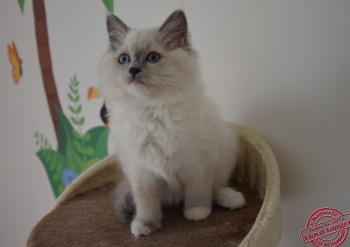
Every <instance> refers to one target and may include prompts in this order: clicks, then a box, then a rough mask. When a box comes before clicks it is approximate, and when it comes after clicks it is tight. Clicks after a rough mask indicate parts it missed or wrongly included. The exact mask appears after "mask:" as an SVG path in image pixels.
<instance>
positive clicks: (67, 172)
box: [62, 168, 78, 186]
mask: <svg viewBox="0 0 350 247" xmlns="http://www.w3.org/2000/svg"><path fill="white" fill-rule="evenodd" d="M77 177H78V174H77V173H76V172H75V171H73V170H72V169H70V168H66V169H64V170H63V172H62V182H63V184H64V186H67V185H68V184H70V183H71V182H73V181H74V179H76V178H77Z"/></svg>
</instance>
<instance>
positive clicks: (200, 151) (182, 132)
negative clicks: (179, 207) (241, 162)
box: [100, 10, 245, 237]
mask: <svg viewBox="0 0 350 247" xmlns="http://www.w3.org/2000/svg"><path fill="white" fill-rule="evenodd" d="M107 28H108V33H109V39H110V47H109V49H108V50H107V52H106V53H105V54H104V56H103V58H102V61H101V64H100V79H101V89H102V92H103V95H104V98H105V101H106V105H107V109H108V112H109V115H110V121H109V125H110V130H111V134H112V136H113V137H114V139H115V142H116V154H117V156H118V159H119V160H120V164H121V167H122V170H123V173H124V175H125V176H124V177H123V178H122V180H121V182H120V183H119V185H118V189H117V199H116V200H117V201H116V210H117V215H118V217H119V219H120V220H121V221H123V222H128V221H129V220H132V223H131V232H132V233H133V234H134V235H135V236H136V237H139V236H141V235H148V234H150V233H152V232H154V231H156V230H157V229H158V228H160V226H161V218H162V212H161V208H162V206H163V205H174V204H180V203H181V202H184V215H185V217H186V218H187V219H190V220H201V219H205V218H206V217H208V215H209V214H210V212H211V205H212V201H213V200H215V201H216V203H217V204H219V205H220V206H223V207H226V208H231V209H235V208H240V207H243V206H244V205H245V200H244V197H243V195H242V194H241V193H240V192H237V191H235V190H234V189H232V188H230V187H228V181H229V178H230V176H231V173H232V171H233V169H234V167H235V162H236V155H237V151H238V141H237V138H236V136H235V135H234V133H232V131H231V130H229V129H228V128H227V126H226V125H225V123H224V122H223V120H222V119H221V116H220V114H219V113H218V110H217V109H216V107H215V106H214V105H213V103H212V102H211V101H210V100H209V99H208V97H207V96H206V94H205V91H204V87H203V84H202V83H201V79H200V74H199V68H198V62H197V53H196V52H195V50H194V49H193V48H192V47H191V44H190V41H189V33H188V31H187V21H186V17H185V15H184V13H183V12H182V11H181V10H178V11H175V12H173V13H172V14H171V15H170V16H169V17H168V19H167V20H166V21H165V22H164V24H163V25H162V26H161V27H160V28H154V29H131V28H129V27H128V26H127V25H125V24H124V23H123V22H122V21H121V20H120V19H119V18H117V17H116V16H113V15H109V16H108V17H107ZM135 211H136V212H135Z"/></svg>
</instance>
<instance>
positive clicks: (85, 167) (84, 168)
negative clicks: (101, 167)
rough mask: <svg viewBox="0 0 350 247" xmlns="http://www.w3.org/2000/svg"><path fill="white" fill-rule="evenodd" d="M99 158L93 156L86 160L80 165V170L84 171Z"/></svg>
mask: <svg viewBox="0 0 350 247" xmlns="http://www.w3.org/2000/svg"><path fill="white" fill-rule="evenodd" d="M98 161H99V159H97V158H93V159H91V160H88V161H87V162H86V163H85V164H84V165H83V166H82V167H81V172H83V171H85V170H86V169H88V168H89V167H90V166H92V165H93V164H95V163H96V162H98Z"/></svg>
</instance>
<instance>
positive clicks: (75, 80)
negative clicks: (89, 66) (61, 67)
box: [70, 75, 79, 87]
mask: <svg viewBox="0 0 350 247" xmlns="http://www.w3.org/2000/svg"><path fill="white" fill-rule="evenodd" d="M70 82H71V83H72V85H73V86H74V87H77V86H78V85H79V81H78V80H77V76H76V75H74V76H73V78H71V79H70Z"/></svg>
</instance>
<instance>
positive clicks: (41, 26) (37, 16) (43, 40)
mask: <svg viewBox="0 0 350 247" xmlns="http://www.w3.org/2000/svg"><path fill="white" fill-rule="evenodd" d="M33 11H34V21H35V35H36V44H37V48H38V55H39V63H40V69H41V77H42V80H43V83H44V89H45V93H46V99H47V102H48V105H49V109H50V114H51V119H52V121H53V125H54V129H55V134H56V137H58V116H57V114H56V110H55V109H56V108H60V109H61V104H60V100H59V98H58V93H57V88H56V83H55V78H54V75H53V71H52V63H51V53H50V47H49V37H48V30H47V23H46V11H45V3H44V0H33Z"/></svg>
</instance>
